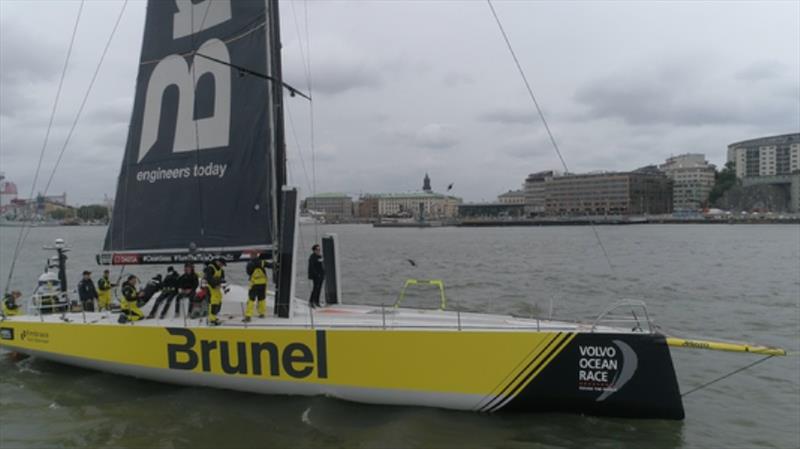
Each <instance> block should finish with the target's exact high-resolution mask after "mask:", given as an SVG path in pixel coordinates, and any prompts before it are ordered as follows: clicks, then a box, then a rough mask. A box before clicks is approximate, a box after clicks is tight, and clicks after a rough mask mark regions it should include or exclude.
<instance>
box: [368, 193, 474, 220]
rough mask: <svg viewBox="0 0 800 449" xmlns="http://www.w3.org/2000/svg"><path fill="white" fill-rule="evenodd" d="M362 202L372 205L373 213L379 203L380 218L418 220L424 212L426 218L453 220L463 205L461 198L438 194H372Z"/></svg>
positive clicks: (378, 214) (378, 212) (378, 213)
mask: <svg viewBox="0 0 800 449" xmlns="http://www.w3.org/2000/svg"><path fill="white" fill-rule="evenodd" d="M361 201H362V202H366V203H367V204H370V207H371V211H374V208H375V206H374V204H376V203H377V216H378V217H386V216H397V215H408V216H412V217H417V218H418V217H419V214H420V210H422V213H423V214H424V216H425V218H430V219H438V218H453V217H455V216H456V215H457V214H458V205H459V204H461V198H458V197H454V196H450V195H444V194H442V193H436V192H407V193H372V194H366V195H364V196H362V197H361ZM370 218H372V217H370Z"/></svg>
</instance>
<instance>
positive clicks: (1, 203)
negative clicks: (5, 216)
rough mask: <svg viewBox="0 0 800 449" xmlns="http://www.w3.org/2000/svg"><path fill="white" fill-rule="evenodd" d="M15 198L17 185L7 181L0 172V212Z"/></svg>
mask: <svg viewBox="0 0 800 449" xmlns="http://www.w3.org/2000/svg"><path fill="white" fill-rule="evenodd" d="M16 199H17V185H16V184H14V183H13V182H11V181H7V180H6V177H5V175H4V174H3V173H2V172H0V213H3V212H4V211H5V210H6V208H8V207H10V205H11V202H12V201H14V200H16Z"/></svg>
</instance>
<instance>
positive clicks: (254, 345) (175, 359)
mask: <svg viewBox="0 0 800 449" xmlns="http://www.w3.org/2000/svg"><path fill="white" fill-rule="evenodd" d="M167 332H169V334H170V335H174V336H178V337H183V339H184V340H183V342H182V343H170V344H167V366H168V367H169V368H170V369H175V370H186V371H195V370H197V368H198V367H199V368H200V370H201V371H203V372H206V373H215V374H230V375H235V374H241V375H247V374H252V375H255V376H269V377H278V378H280V377H283V375H284V374H285V375H287V376H288V377H290V378H293V379H305V378H307V377H309V376H311V375H312V374H316V377H317V378H318V379H327V377H328V347H327V341H326V336H325V331H322V330H318V331H316V334H315V337H316V338H315V343H316V351H315V350H314V349H312V348H311V347H310V346H309V345H307V344H305V343H301V342H291V343H288V344H286V345H285V346H283V347H281V346H280V345H278V344H277V343H275V342H270V341H263V342H249V343H247V342H242V341H227V340H199V341H198V339H197V337H196V336H195V334H194V332H192V331H191V330H189V329H181V328H167ZM231 352H235V353H236V354H235V355H232V354H231ZM219 370H221V371H222V372H221V373H220V372H219Z"/></svg>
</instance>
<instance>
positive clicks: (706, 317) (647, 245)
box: [0, 225, 800, 448]
mask: <svg viewBox="0 0 800 449" xmlns="http://www.w3.org/2000/svg"><path fill="white" fill-rule="evenodd" d="M18 232H19V230H18V229H15V228H0V276H2V278H1V279H2V280H0V282H2V283H3V284H2V285H4V283H5V279H6V276H7V273H8V270H9V267H10V264H11V260H12V255H13V252H14V247H15V244H16V239H17V233H18ZM598 232H599V234H600V236H601V238H602V241H603V243H604V245H605V248H606V249H607V251H608V253H609V257H610V260H611V263H612V267H609V264H608V263H607V262H606V259H605V258H604V256H603V252H602V250H601V248H600V247H599V246H598V244H597V241H596V240H595V237H594V235H593V233H592V231H591V229H590V228H586V227H547V228H533V227H531V228H480V229H468V228H440V229H436V228H434V229H374V228H371V227H369V226H364V225H342V226H318V227H317V226H303V227H302V232H301V234H302V235H301V241H302V247H303V248H302V250H301V252H300V256H299V260H298V271H299V273H298V277H297V288H298V295H299V296H305V295H307V294H308V292H309V285H308V281H307V280H305V276H304V275H305V273H304V272H303V271H304V269H305V267H304V263H305V250H307V249H308V248H310V245H311V243H312V242H313V241H314V240H315V239H317V238H319V237H321V235H322V234H324V233H336V234H337V235H338V237H339V243H340V253H341V254H340V263H341V274H342V283H343V285H342V291H343V298H344V301H345V302H349V303H370V304H391V303H393V302H394V301H395V299H396V298H397V295H398V292H399V290H400V288H401V286H402V284H403V282H404V280H405V279H408V278H418V279H420V278H424V279H442V280H444V282H445V285H446V292H447V299H448V306H449V307H460V308H462V309H465V310H481V311H490V312H497V313H513V314H516V315H522V316H548V315H549V314H550V313H552V314H553V316H554V317H555V318H564V319H588V320H590V319H592V318H594V317H595V316H597V314H598V313H600V312H601V311H602V310H603V309H604V308H605V307H607V306H608V305H610V304H611V303H613V302H614V301H616V300H618V299H620V298H629V299H641V300H644V301H646V302H647V305H648V310H649V313H650V316H651V317H652V318H653V319H654V320H655V322H656V323H657V324H658V325H659V326H661V328H662V330H663V331H664V332H666V333H671V334H677V335H681V336H703V337H707V338H709V339H729V340H737V341H752V342H757V343H761V344H767V345H774V346H781V347H784V348H786V349H787V350H789V351H791V352H793V353H794V354H795V355H794V356H789V357H780V358H778V357H775V358H772V359H770V360H768V361H766V362H765V363H762V364H760V365H757V366H756V367H754V368H752V369H750V370H747V371H744V372H742V373H739V374H737V375H735V376H733V377H731V378H728V379H726V380H723V381H721V382H719V383H716V384H714V385H712V386H710V387H708V388H705V389H702V390H699V391H697V392H695V393H692V394H690V395H688V396H686V397H685V398H684V405H685V408H686V419H685V420H684V421H682V422H675V421H659V420H636V419H613V418H597V417H590V416H577V415H563V414H520V415H513V414H502V413H501V414H497V415H482V414H475V413H463V412H452V411H446V410H437V409H425V408H415V407H384V406H367V405H360V404H352V403H347V402H342V401H338V400H334V399H328V398H323V397H280V396H260V395H251V394H244V393H238V392H231V391H223V390H213V389H204V388H189V387H179V386H174V385H165V384H159V383H153V382H148V381H142V380H138V379H134V378H128V377H122V376H116V375H111V374H105V373H101V372H95V371H89V370H84V369H78V368H73V367H69V366H64V365H60V364H56V363H51V362H47V361H43V360H39V359H36V358H29V359H25V360H21V361H17V360H14V359H12V358H10V357H9V356H8V354H0V447H2V448H12V447H20V448H34V447H35V448H38V447H131V448H138V447H164V448H171V447H187V448H189V447H192V448H206V447H208V448H212V447H255V446H258V447H348V448H350V447H363V448H371V447H376V448H380V447H458V448H461V447H497V448H584V447H591V448H644V447H648V448H753V447H772V448H797V447H800V357H798V356H797V354H798V351H799V350H800V227H799V226H793V225H734V226H729V225H639V226H617V227H614V226H608V227H606V226H601V227H599V228H598ZM104 233H105V228H103V227H54V228H35V229H33V230H32V231H31V233H30V236H29V237H28V239H27V241H26V243H25V245H24V247H23V248H22V251H21V254H20V257H19V258H18V261H17V264H16V268H15V276H14V278H13V280H12V287H14V288H18V289H20V290H22V291H23V292H30V291H31V290H32V288H33V285H34V283H35V280H36V278H37V276H38V275H39V274H40V273H41V270H42V268H43V266H44V261H45V257H46V256H47V255H48V254H47V252H45V251H43V250H42V249H41V247H42V246H43V245H45V244H48V243H50V242H51V241H52V240H53V239H54V238H56V237H62V238H64V239H65V240H66V241H67V243H68V244H69V245H71V246H72V248H73V249H72V251H71V252H70V253H69V257H70V259H69V281H70V282H71V283H72V285H71V287H73V286H74V284H75V283H76V282H77V280H78V279H79V273H80V272H81V271H82V270H83V269H86V268H89V269H93V268H94V271H95V272H96V273H97V272H98V271H99V268H100V267H97V266H95V265H94V254H95V253H96V252H97V251H98V250H99V249H100V245H101V243H102V240H103V236H104ZM407 259H412V260H413V261H415V262H416V267H414V266H412V265H411V264H410V263H409V262H408V261H407ZM163 268H164V267H160V268H154V267H128V268H127V269H126V270H127V271H126V272H132V273H135V274H137V275H139V276H140V277H145V276H151V275H153V274H154V273H155V270H157V269H163ZM117 270H118V268H112V273H113V276H116V275H117V274H118V273H119V272H118V271H117ZM227 273H228V278H229V280H232V281H233V282H239V283H241V282H244V280H245V273H244V267H243V266H237V265H230V266H229V267H228V269H227ZM412 293H413V294H412V295H410V296H409V298H408V301H410V304H411V303H413V304H414V305H420V306H431V307H435V305H436V301H437V293H436V292H435V291H431V290H425V289H422V288H420V289H418V290H415V291H414V292H412ZM97 344H103V342H97ZM130 344H131V345H135V344H136V342H135V341H131V342H130ZM121 349H123V348H121ZM672 354H673V357H674V361H675V365H676V366H675V368H676V371H677V373H678V379H679V382H680V386H681V389H682V391H688V390H690V389H691V388H693V387H695V386H698V385H700V384H702V383H704V382H706V381H709V380H712V379H714V378H716V377H719V376H722V375H723V374H725V373H728V372H730V371H733V370H734V369H736V368H738V367H741V366H744V365H747V364H748V363H751V362H753V361H755V360H756V359H757V357H758V356H754V355H750V354H738V353H720V352H709V351H699V350H681V349H675V348H673V350H672Z"/></svg>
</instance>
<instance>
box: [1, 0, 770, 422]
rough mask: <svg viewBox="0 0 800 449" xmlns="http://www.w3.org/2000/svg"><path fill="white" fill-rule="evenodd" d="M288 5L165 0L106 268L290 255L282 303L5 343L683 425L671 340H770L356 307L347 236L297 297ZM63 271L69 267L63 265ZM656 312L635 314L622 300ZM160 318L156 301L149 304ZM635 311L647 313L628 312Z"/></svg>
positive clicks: (297, 383) (48, 317) (124, 369)
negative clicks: (319, 293)
mask: <svg viewBox="0 0 800 449" xmlns="http://www.w3.org/2000/svg"><path fill="white" fill-rule="evenodd" d="M278 17H279V15H278V1H277V0H265V1H260V0H259V1H228V0H214V1H211V0H205V1H195V0H191V1H190V0H176V1H175V2H168V1H162V0H151V1H150V2H149V4H148V8H147V15H146V24H145V30H144V37H143V43H142V51H141V58H140V63H139V72H138V77H137V84H136V92H135V98H134V106H133V113H132V117H131V122H130V127H129V133H128V138H127V142H126V147H125V154H124V159H123V163H122V167H121V171H120V175H119V182H118V186H117V192H116V197H115V198H116V204H115V207H114V209H113V217H112V221H111V223H110V225H109V227H108V232H107V236H106V239H105V243H104V249H103V251H102V253H101V254H99V255H98V263H101V264H114V265H137V264H180V263H183V262H204V261H209V260H212V259H215V258H222V259H223V260H225V261H226V262H228V263H229V264H232V263H236V262H246V261H248V260H251V259H252V258H254V257H258V256H259V255H260V254H264V253H266V254H269V255H270V257H271V258H272V260H274V261H275V264H276V268H275V273H274V274H275V276H274V278H275V281H276V285H275V288H274V292H270V294H269V295H268V307H269V309H268V310H270V311H274V314H270V315H269V316H266V317H264V318H254V319H253V320H252V321H251V322H244V321H243V320H242V319H241V318H242V314H243V313H242V312H243V309H244V307H243V304H244V302H245V300H246V291H245V289H244V288H242V287H238V286H230V288H229V291H228V293H227V294H226V295H225V298H224V300H223V306H222V311H221V316H222V318H223V324H222V325H220V326H209V323H208V321H207V320H206V319H205V318H192V317H190V316H188V315H187V314H186V312H183V313H182V314H181V315H180V316H179V317H178V318H165V319H150V320H143V321H138V322H128V323H125V324H120V323H119V322H118V320H117V318H118V316H117V315H116V314H114V313H110V312H78V313H74V312H64V313H47V311H45V310H41V309H36V308H34V309H33V310H31V312H30V313H29V314H26V315H21V316H12V317H3V321H2V322H1V323H0V347H2V348H4V349H7V350H11V351H15V352H19V353H23V354H29V355H32V356H35V357H40V358H43V359H48V360H53V361H57V362H62V363H66V364H71V365H76V366H80V367H85V368H91V369H97V370H103V371H108V372H112V373H118V374H122V375H128V376H135V377H139V378H144V379H150V380H154V381H161V382H169V383H174V384H181V385H195V386H207V387H217V388H225V389H232V390H241V391H251V392H258V393H265V394H293V395H326V396H330V397H334V398H339V399H343V400H348V401H355V402H362V403H373V404H392V405H413V406H430V407H439V408H447V409H457V410H472V411H480V412H497V411H525V412H570V413H583V414H592V415H605V416H624V417H638V418H661V419H682V418H684V409H683V403H682V401H681V394H680V390H679V386H678V381H677V379H676V374H675V369H674V367H673V362H672V357H671V354H670V345H673V346H686V347H706V348H720V349H728V350H740V351H748V352H754V353H763V354H779V353H781V352H782V351H781V350H779V349H774V348H766V347H760V346H741V345H727V346H724V344H716V343H708V342H692V341H686V340H678V339H674V338H671V337H667V336H665V335H663V334H661V333H659V332H658V331H657V329H656V327H655V326H653V324H652V322H651V321H650V318H649V316H648V315H647V314H646V309H644V305H643V304H642V303H638V302H630V301H628V302H623V303H620V304H617V305H615V306H613V307H611V308H609V309H608V310H606V311H605V312H603V313H602V314H601V315H600V316H598V319H597V320H595V321H594V322H590V323H579V322H567V321H554V320H540V319H535V318H533V319H522V318H517V317H514V316H507V315H490V314H479V313H466V312H462V311H460V310H451V309H449V308H448V307H447V304H446V302H445V298H444V295H442V304H441V306H440V308H439V309H437V310H423V309H414V308H406V307H403V304H402V303H400V304H395V305H394V306H393V307H376V306H365V305H352V304H347V301H346V298H342V296H341V293H340V290H341V289H340V282H339V276H338V273H337V268H338V264H337V259H338V258H339V257H340V256H341V255H340V254H338V251H337V249H338V248H337V240H336V236H334V235H328V236H325V237H324V238H323V242H322V246H323V254H324V263H325V265H326V272H327V273H328V276H327V279H326V294H325V296H326V297H325V299H326V302H327V304H328V306H327V307H325V308H323V309H310V308H308V307H307V303H306V301H304V300H300V299H298V298H296V297H295V295H294V279H295V277H296V276H295V265H296V251H297V247H296V242H297V235H298V234H297V232H296V229H297V216H298V213H297V210H298V192H297V190H296V189H294V188H291V187H290V186H287V182H286V180H287V177H286V154H285V151H286V148H285V141H284V124H283V101H284V95H283V94H284V91H285V90H287V89H288V90H289V91H290V92H291V93H297V90H296V89H294V88H292V87H291V86H287V85H286V84H285V83H284V82H283V79H282V76H281V52H280V48H281V44H280V29H279V20H278ZM60 269H62V270H63V263H62V266H61V268H60ZM621 307H625V308H640V309H641V312H640V313H638V314H633V315H630V314H626V315H625V318H623V319H620V318H618V315H621V313H616V312H618V311H619V308H621ZM145 312H147V310H145ZM628 317H631V318H628Z"/></svg>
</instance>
